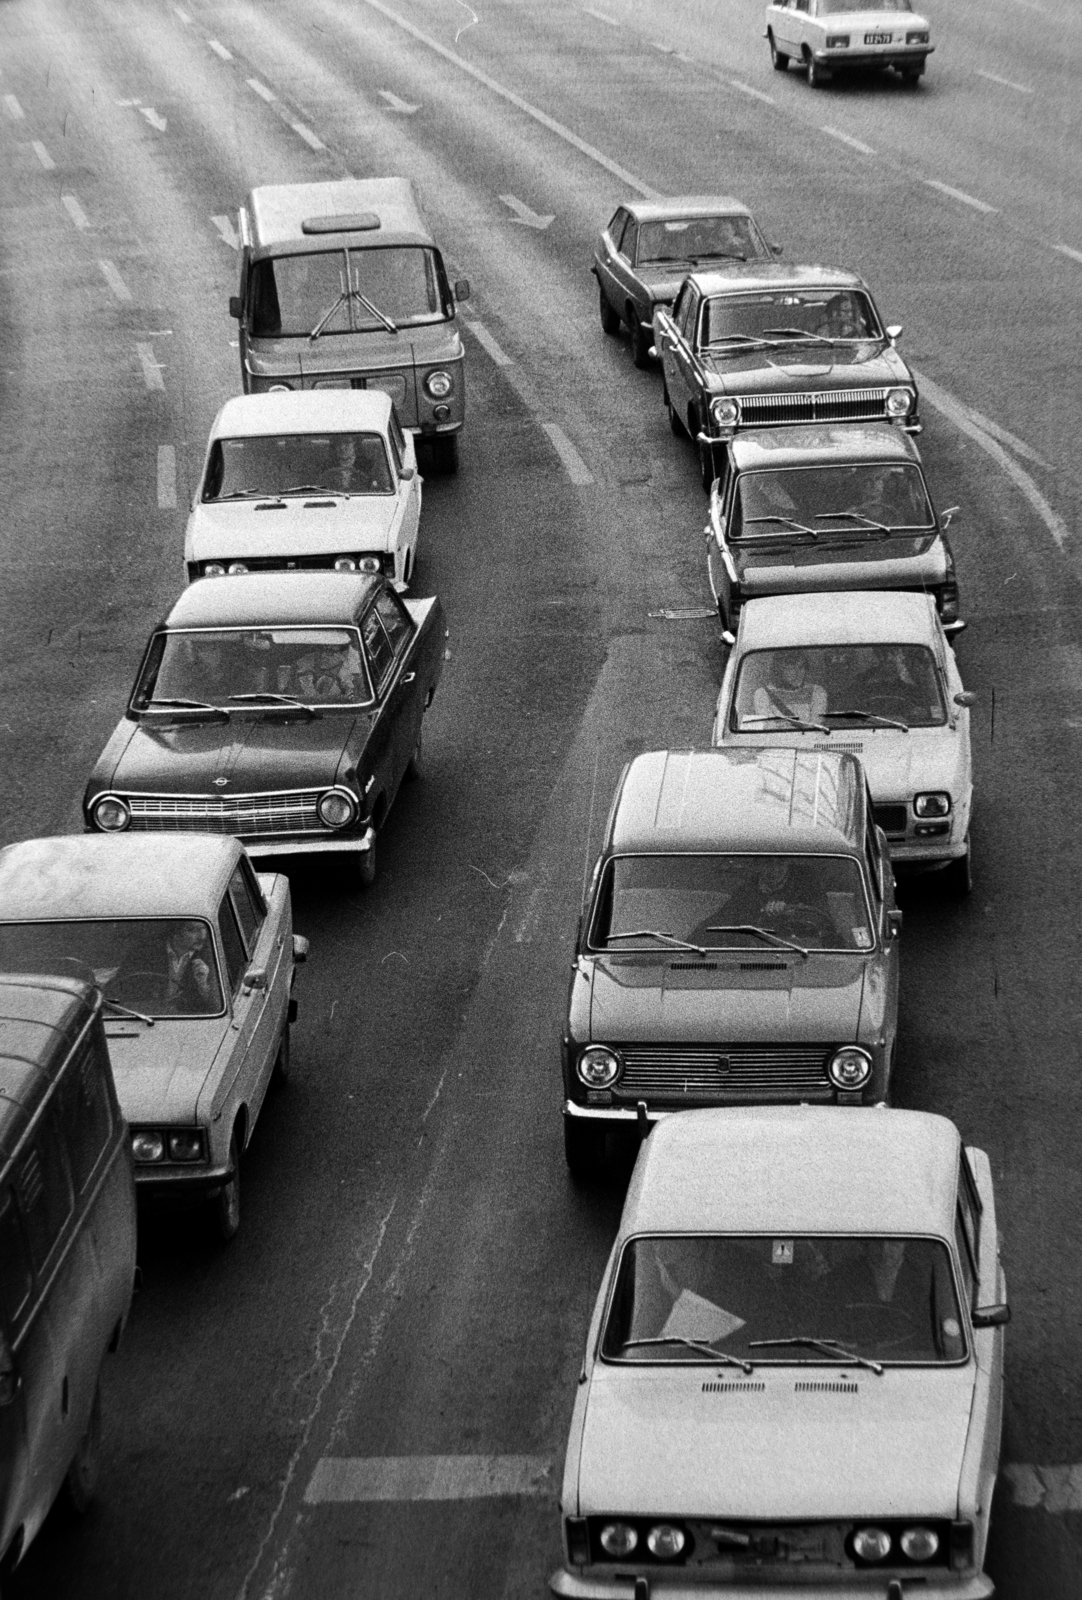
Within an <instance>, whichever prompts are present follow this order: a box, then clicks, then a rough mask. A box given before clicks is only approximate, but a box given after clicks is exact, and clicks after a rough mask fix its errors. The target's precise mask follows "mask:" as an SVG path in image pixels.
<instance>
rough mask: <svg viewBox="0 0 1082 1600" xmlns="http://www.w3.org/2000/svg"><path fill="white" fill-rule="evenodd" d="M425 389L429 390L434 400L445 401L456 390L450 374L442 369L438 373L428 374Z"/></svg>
mask: <svg viewBox="0 0 1082 1600" xmlns="http://www.w3.org/2000/svg"><path fill="white" fill-rule="evenodd" d="M425 388H426V389H427V390H428V392H429V394H430V395H431V396H432V398H433V400H443V399H445V398H446V396H447V395H449V394H450V393H451V390H452V389H453V388H454V380H453V379H452V377H451V374H450V373H449V372H444V371H443V370H442V369H440V370H438V371H436V372H430V373H429V374H428V377H427V378H426V379H425Z"/></svg>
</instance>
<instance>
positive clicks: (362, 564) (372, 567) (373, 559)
mask: <svg viewBox="0 0 1082 1600" xmlns="http://www.w3.org/2000/svg"><path fill="white" fill-rule="evenodd" d="M380 568H381V562H380V559H379V556H361V557H360V558H359V560H358V562H357V571H358V572H379V571H380Z"/></svg>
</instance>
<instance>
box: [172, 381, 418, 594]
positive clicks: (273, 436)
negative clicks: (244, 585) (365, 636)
mask: <svg viewBox="0 0 1082 1600" xmlns="http://www.w3.org/2000/svg"><path fill="white" fill-rule="evenodd" d="M420 517H421V478H420V475H419V474H418V471H417V455H416V451H415V448H414V443H413V438H412V436H411V435H410V434H407V433H404V432H403V429H402V427H401V425H400V423H399V421H398V417H397V415H396V413H395V408H394V404H393V402H392V401H391V399H390V398H389V397H388V396H387V395H386V394H384V393H382V391H380V390H378V389H368V390H364V389H347V390H337V389H332V390H320V391H318V392H316V393H314V394H292V393H285V394H281V393H276V394H251V395H238V396H237V397H235V398H234V399H232V400H227V401H226V403H225V405H224V406H223V407H222V409H221V410H220V411H219V413H218V415H217V417H216V418H215V420H214V426H213V427H212V428H211V431H210V441H209V443H208V446H207V455H206V461H205V463H204V466H203V474H202V477H201V479H200V483H199V488H198V489H197V491H196V494H195V498H194V499H193V501H192V510H191V515H190V517H189V518H188V526H187V529H186V531H185V535H184V566H185V571H186V573H187V576H188V579H189V581H194V579H196V578H210V577H234V576H237V575H238V574H242V573H245V572H280V571H288V572H314V571H320V570H323V571H327V570H331V571H335V572H378V573H382V574H383V575H384V576H385V577H387V578H389V579H390V580H391V581H392V582H393V583H394V585H395V587H396V588H397V589H399V590H401V589H405V588H406V586H407V585H408V584H409V581H410V579H411V578H412V576H413V570H414V567H415V565H416V561H417V536H418V526H419V523H420Z"/></svg>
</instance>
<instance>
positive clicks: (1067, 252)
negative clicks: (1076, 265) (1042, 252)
mask: <svg viewBox="0 0 1082 1600" xmlns="http://www.w3.org/2000/svg"><path fill="white" fill-rule="evenodd" d="M1052 248H1053V250H1058V251H1059V253H1060V255H1061V256H1070V258H1071V260H1072V261H1079V262H1082V250H1072V249H1071V246H1070V245H1069V244H1054V245H1053V246H1052Z"/></svg>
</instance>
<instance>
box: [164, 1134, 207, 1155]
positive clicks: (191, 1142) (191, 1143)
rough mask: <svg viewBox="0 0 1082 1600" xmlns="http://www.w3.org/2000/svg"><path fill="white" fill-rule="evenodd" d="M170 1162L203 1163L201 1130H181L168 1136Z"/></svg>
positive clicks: (203, 1148)
mask: <svg viewBox="0 0 1082 1600" xmlns="http://www.w3.org/2000/svg"><path fill="white" fill-rule="evenodd" d="M168 1137H169V1159H170V1161H205V1160H206V1146H205V1145H204V1143H203V1130H202V1128H181V1129H178V1130H177V1131H175V1132H173V1133H170V1134H169V1136H168Z"/></svg>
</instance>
